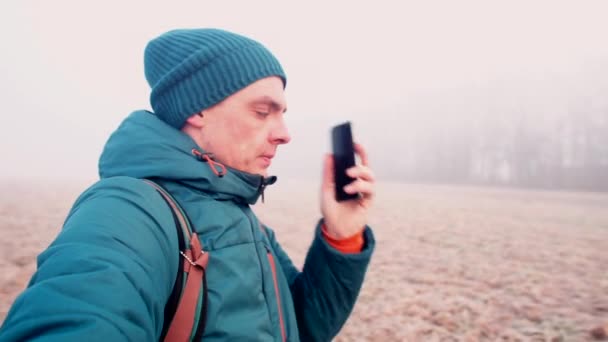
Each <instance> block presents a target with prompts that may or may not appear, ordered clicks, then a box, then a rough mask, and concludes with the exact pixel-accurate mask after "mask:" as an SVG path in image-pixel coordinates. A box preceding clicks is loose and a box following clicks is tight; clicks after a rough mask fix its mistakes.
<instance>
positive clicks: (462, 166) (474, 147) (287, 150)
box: [0, 0, 608, 190]
mask: <svg viewBox="0 0 608 342" xmlns="http://www.w3.org/2000/svg"><path fill="white" fill-rule="evenodd" d="M366 3H367V2H366ZM606 10H608V5H607V4H605V3H604V2H601V1H598V2H575V1H570V2H559V3H556V2H552V1H538V2H533V3H532V2H527V1H511V2H500V3H499V2H492V3H490V2H486V1H477V2H474V1H462V2H457V3H455V2H454V3H453V2H447V1H445V2H435V1H427V2H424V3H420V2H391V3H389V2H381V1H378V2H374V4H373V5H371V2H369V4H368V5H364V4H358V5H357V4H352V3H351V2H347V1H338V2H320V1H319V2H310V1H309V2H306V3H300V4H295V3H289V5H287V4H285V3H283V2H278V1H277V2H252V3H249V2H240V3H236V4H235V3H231V4H220V3H219V2H202V1H180V2H173V3H172V4H168V3H166V2H158V3H155V2H149V1H131V2H128V3H127V2H118V1H106V2H104V3H103V4H89V3H87V4H83V3H81V2H76V1H53V2H43V1H32V0H30V1H5V2H3V3H2V4H0V28H1V30H0V39H1V41H2V54H0V74H1V75H2V77H1V78H0V100H1V103H2V115H1V116H0V130H1V132H0V152H1V155H2V165H3V166H2V168H0V178H1V179H43V180H44V179H79V180H81V179H95V178H96V177H97V159H98V157H99V155H100V153H101V150H102V148H103V145H104V143H105V140H106V139H107V137H108V136H109V134H110V133H111V132H112V131H113V130H114V129H115V128H116V127H117V126H118V125H119V123H120V122H121V120H123V119H124V118H125V117H126V116H127V115H128V114H129V113H130V112H131V111H133V110H136V109H149V108H150V105H149V102H148V96H149V88H148V86H147V84H146V82H145V78H144V75H143V49H144V47H145V45H146V43H147V41H148V40H149V39H151V38H153V37H155V36H157V35H158V34H160V33H162V32H164V31H166V30H169V29H173V28H180V27H218V28H224V29H228V30H232V31H235V32H238V33H241V34H244V35H247V36H250V37H252V38H255V39H258V40H259V41H261V42H263V43H264V44H265V45H266V46H267V47H268V48H269V49H270V50H271V51H273V52H274V53H275V54H276V55H277V57H278V58H279V60H280V61H281V63H282V64H283V66H284V69H285V70H286V73H287V78H288V82H287V89H286V94H287V100H288V107H289V111H288V113H287V114H286V120H287V122H288V125H289V127H290V132H291V135H292V137H293V139H292V142H291V143H290V144H289V145H287V146H283V147H281V148H280V149H279V152H278V155H277V158H276V160H275V162H274V165H273V168H272V170H271V171H272V173H274V174H276V175H278V176H279V177H280V178H281V177H286V178H318V176H319V174H320V166H321V156H322V154H323V153H325V152H326V151H328V149H329V130H330V128H331V126H332V125H333V124H336V123H339V122H342V121H345V120H350V121H352V123H353V126H354V130H355V132H354V133H355V138H356V140H358V141H359V142H361V143H363V144H364V145H365V146H367V148H368V150H369V153H370V157H371V161H372V164H373V167H374V170H375V172H376V173H377V175H378V177H379V178H380V179H383V180H395V181H407V182H441V183H474V184H493V185H513V186H524V187H538V188H559V189H584V190H608V179H607V178H608V176H607V175H608V172H607V170H608V96H607V95H608V45H607V44H606V43H605V40H606V32H608V21H606V20H605V13H607V12H606Z"/></svg>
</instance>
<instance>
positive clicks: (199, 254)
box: [165, 234, 209, 341]
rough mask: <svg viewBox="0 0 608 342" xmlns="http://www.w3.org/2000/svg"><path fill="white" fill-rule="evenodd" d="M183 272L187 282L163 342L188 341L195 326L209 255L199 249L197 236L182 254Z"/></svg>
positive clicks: (194, 235)
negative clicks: (186, 276)
mask: <svg viewBox="0 0 608 342" xmlns="http://www.w3.org/2000/svg"><path fill="white" fill-rule="evenodd" d="M182 256H183V257H184V259H185V261H184V271H185V272H187V273H188V280H186V286H185V287H184V291H183V293H182V297H181V298H180V301H179V305H178V306H177V311H176V312H175V317H173V321H172V322H171V326H170V327H169V332H168V333H167V337H166V338H165V341H189V340H190V336H191V334H192V329H193V327H194V324H195V317H196V308H197V304H198V302H199V300H200V298H199V296H200V295H201V285H203V284H202V282H203V278H204V277H205V268H206V267H207V263H208V262H209V254H208V253H206V252H204V251H203V250H202V248H201V245H200V242H199V240H198V236H197V235H196V234H192V239H191V240H190V249H188V250H186V251H185V252H182Z"/></svg>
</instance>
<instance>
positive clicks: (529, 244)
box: [0, 180, 608, 341]
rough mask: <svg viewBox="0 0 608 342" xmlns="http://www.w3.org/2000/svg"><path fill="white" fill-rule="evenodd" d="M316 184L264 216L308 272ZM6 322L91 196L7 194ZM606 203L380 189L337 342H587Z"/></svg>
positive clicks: (8, 187) (277, 190) (262, 209)
mask: <svg viewBox="0 0 608 342" xmlns="http://www.w3.org/2000/svg"><path fill="white" fill-rule="evenodd" d="M317 187H318V186H317V184H316V183H311V182H293V181H292V182H289V181H283V180H281V181H279V182H278V184H277V185H275V186H273V187H272V188H269V189H268V191H267V194H266V203H265V204H259V205H257V206H256V211H257V212H258V214H259V216H260V217H261V218H262V219H263V220H264V222H265V223H266V224H268V225H270V226H271V227H273V228H274V229H275V230H276V232H277V235H278V237H279V240H280V241H281V243H282V245H283V247H284V248H285V249H286V250H287V251H288V252H289V253H290V254H291V256H292V258H293V259H294V262H296V263H297V264H300V265H301V264H302V262H303V260H304V257H305V253H306V250H307V247H308V245H309V243H310V240H311V238H312V228H313V227H314V224H315V223H316V220H317V219H318V215H319V209H318V202H317V197H318V196H317ZM0 189H1V190H2V192H3V194H4V195H3V196H2V198H1V199H0V229H1V231H2V237H3V238H2V240H1V241H0V257H1V258H0V321H1V320H2V319H3V318H4V316H5V315H6V312H7V311H8V308H9V306H10V304H11V303H12V301H13V300H14V297H15V296H16V295H17V294H18V292H19V291H21V290H22V289H23V288H24V287H25V286H26V283H27V281H28V280H29V277H30V276H31V273H32V272H33V271H34V269H35V257H36V255H37V254H38V253H39V252H40V251H41V250H42V249H43V248H44V247H46V246H47V245H48V243H49V242H50V241H51V240H52V239H53V237H54V236H55V235H56V234H57V231H58V229H59V227H60V226H61V224H62V222H63V219H64V217H65V215H66V214H67V211H68V210H69V207H70V206H71V204H72V203H73V201H74V200H75V198H76V196H77V195H78V193H79V192H80V191H81V190H82V189H84V186H83V185H82V184H71V185H68V184H46V185H44V186H32V185H31V184H30V185H27V186H26V185H25V184H6V183H5V184H1V185H0ZM607 209H608V195H602V194H590V193H566V192H540V191H520V190H507V189H489V188H472V187H448V186H427V185H405V184H388V183H384V184H380V185H379V189H378V198H377V203H376V206H375V208H374V211H373V213H372V217H371V219H370V221H371V225H372V226H373V227H374V231H375V234H376V239H377V250H376V253H375V255H374V257H373V260H372V263H371V265H370V269H369V272H368V276H367V280H366V282H365V284H364V287H363V290H362V293H361V295H360V298H359V301H358V303H357V306H356V307H355V310H354V312H353V315H352V316H351V318H350V319H349V321H348V322H347V324H346V326H345V327H344V329H343V330H342V332H341V333H340V335H339V337H338V338H337V339H336V341H420V340H423V341H486V340H487V341H495V340H501V341H518V340H520V341H585V340H590V339H591V335H590V331H591V330H592V329H593V328H595V327H598V326H601V325H603V324H606V323H607V322H608V272H607V269H608V267H607V266H606V265H608V248H607V245H608V210H607Z"/></svg>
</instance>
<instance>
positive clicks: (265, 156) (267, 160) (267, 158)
mask: <svg viewBox="0 0 608 342" xmlns="http://www.w3.org/2000/svg"><path fill="white" fill-rule="evenodd" d="M260 158H261V159H262V160H263V162H264V164H265V166H269V165H270V163H271V162H272V158H274V154H263V155H261V156H260Z"/></svg>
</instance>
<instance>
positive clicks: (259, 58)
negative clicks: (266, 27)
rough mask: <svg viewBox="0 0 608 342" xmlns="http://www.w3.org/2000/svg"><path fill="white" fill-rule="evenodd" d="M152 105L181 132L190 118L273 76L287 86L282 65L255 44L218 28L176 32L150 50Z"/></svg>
mask: <svg viewBox="0 0 608 342" xmlns="http://www.w3.org/2000/svg"><path fill="white" fill-rule="evenodd" d="M144 68H145V73H146V79H147V81H148V84H149V85H150V87H151V88H152V92H151V94H150V104H151V105H152V109H153V110H154V112H155V114H156V115H157V116H158V117H159V118H160V119H161V120H163V121H165V122H166V123H167V124H169V125H171V126H173V127H175V128H177V129H181V128H182V126H183V125H184V123H185V122H186V119H187V118H189V117H190V116H192V115H194V114H196V113H199V112H201V111H202V110H203V109H206V108H209V107H211V106H213V105H214V104H216V103H218V102H220V101H222V100H223V99H225V98H226V97H228V96H230V95H231V94H234V93H235V92H237V91H238V90H240V89H242V88H245V87H246V86H248V85H249V84H251V83H253V82H255V81H257V80H259V79H262V78H265V77H269V76H278V77H280V78H281V79H282V80H283V87H285V84H286V82H287V81H286V76H285V73H284V72H283V68H281V65H280V64H279V61H278V60H277V59H276V58H275V57H274V56H273V55H272V53H270V51H268V50H267V49H266V48H265V47H264V46H263V45H262V44H260V43H258V42H257V41H255V40H252V39H249V38H247V37H243V36H241V35H238V34H234V33H231V32H228V31H223V30H218V29H183V30H173V31H169V32H167V33H164V34H162V35H161V36H159V37H157V38H155V39H153V40H152V41H150V42H149V43H148V45H147V46H146V50H145V54H144Z"/></svg>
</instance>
